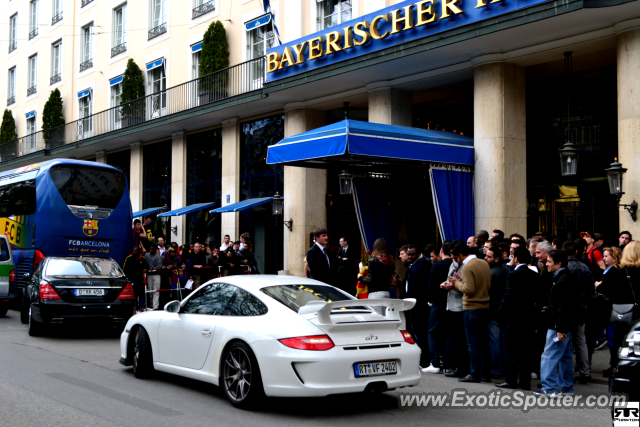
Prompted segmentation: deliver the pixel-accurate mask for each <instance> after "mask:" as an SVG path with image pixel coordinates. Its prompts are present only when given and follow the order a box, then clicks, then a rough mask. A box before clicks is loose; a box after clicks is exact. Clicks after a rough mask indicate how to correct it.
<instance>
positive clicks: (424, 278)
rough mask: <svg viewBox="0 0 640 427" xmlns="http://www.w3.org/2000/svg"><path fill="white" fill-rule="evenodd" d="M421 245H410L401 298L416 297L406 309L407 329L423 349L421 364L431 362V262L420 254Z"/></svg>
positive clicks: (425, 364)
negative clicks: (414, 301) (429, 295)
mask: <svg viewBox="0 0 640 427" xmlns="http://www.w3.org/2000/svg"><path fill="white" fill-rule="evenodd" d="M420 255H421V254H420V247H419V246H418V245H410V246H409V249H407V256H408V257H409V261H410V264H409V266H408V268H407V273H406V275H405V279H406V281H405V282H404V283H403V284H402V285H401V288H400V295H401V298H403V299H404V298H415V299H416V305H415V306H414V307H413V308H412V309H411V310H409V311H405V312H404V313H405V318H406V321H407V331H409V333H411V335H413V337H414V338H415V340H416V343H418V346H419V347H420V349H421V350H422V354H421V355H420V366H427V365H428V364H429V360H430V356H429V343H428V332H427V331H428V325H429V320H428V319H429V304H428V303H427V298H426V295H427V289H428V286H429V275H430V273H431V266H432V264H431V262H429V261H427V259H426V258H425V257H421V256H420Z"/></svg>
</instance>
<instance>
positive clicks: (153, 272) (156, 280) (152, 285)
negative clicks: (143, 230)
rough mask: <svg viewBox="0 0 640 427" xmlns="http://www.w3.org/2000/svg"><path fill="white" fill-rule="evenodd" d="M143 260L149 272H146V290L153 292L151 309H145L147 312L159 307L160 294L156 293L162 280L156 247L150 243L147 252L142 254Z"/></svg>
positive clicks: (160, 260)
mask: <svg viewBox="0 0 640 427" xmlns="http://www.w3.org/2000/svg"><path fill="white" fill-rule="evenodd" d="M144 258H145V259H146V260H147V265H148V266H149V271H148V272H147V289H148V290H149V291H156V292H154V293H153V294H152V295H151V297H150V299H151V304H149V305H150V306H151V307H147V310H155V309H157V308H158V306H159V305H160V294H159V293H158V292H157V291H158V290H160V281H161V279H162V275H161V274H162V256H161V255H160V254H159V253H158V246H157V245H156V244H155V243H152V244H151V246H149V252H147V253H146V254H144Z"/></svg>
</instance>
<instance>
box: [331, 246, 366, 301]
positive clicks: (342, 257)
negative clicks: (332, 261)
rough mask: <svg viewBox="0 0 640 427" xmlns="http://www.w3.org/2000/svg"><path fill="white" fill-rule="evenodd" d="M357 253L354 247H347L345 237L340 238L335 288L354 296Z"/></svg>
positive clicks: (356, 281) (358, 256) (358, 258)
mask: <svg viewBox="0 0 640 427" xmlns="http://www.w3.org/2000/svg"><path fill="white" fill-rule="evenodd" d="M357 252H358V251H357V250H356V248H355V247H353V246H349V241H348V240H347V238H346V237H341V238H340V249H339V250H338V254H337V255H336V265H337V266H338V274H337V277H336V284H335V286H337V287H338V288H340V289H342V290H343V291H345V292H346V293H348V294H351V295H354V294H355V292H356V285H357V284H358V261H359V260H360V254H359V253H357Z"/></svg>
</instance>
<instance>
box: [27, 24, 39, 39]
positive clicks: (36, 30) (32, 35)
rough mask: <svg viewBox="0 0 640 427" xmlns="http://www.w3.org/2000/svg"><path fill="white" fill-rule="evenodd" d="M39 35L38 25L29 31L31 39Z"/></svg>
mask: <svg viewBox="0 0 640 427" xmlns="http://www.w3.org/2000/svg"><path fill="white" fill-rule="evenodd" d="M37 35H38V27H36V28H34V29H33V31H31V32H30V33H29V40H31V39H32V38H34V37H35V36H37Z"/></svg>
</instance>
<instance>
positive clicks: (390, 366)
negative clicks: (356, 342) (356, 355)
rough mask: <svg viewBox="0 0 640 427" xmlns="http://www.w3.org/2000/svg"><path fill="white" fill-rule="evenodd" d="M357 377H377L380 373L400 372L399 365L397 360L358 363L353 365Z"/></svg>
mask: <svg viewBox="0 0 640 427" xmlns="http://www.w3.org/2000/svg"><path fill="white" fill-rule="evenodd" d="M353 370H354V372H355V374H356V377H375V376H379V375H395V374H397V373H398V365H397V363H396V361H395V360H386V361H383V362H367V363H356V364H355V365H353Z"/></svg>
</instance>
